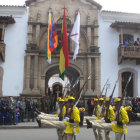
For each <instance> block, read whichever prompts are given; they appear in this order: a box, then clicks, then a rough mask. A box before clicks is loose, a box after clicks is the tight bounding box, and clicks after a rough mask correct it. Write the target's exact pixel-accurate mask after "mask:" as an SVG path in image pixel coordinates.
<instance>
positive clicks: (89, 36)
mask: <svg viewBox="0 0 140 140" xmlns="http://www.w3.org/2000/svg"><path fill="white" fill-rule="evenodd" d="M87 37H88V47H90V46H91V27H87Z"/></svg>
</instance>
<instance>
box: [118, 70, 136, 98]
mask: <svg viewBox="0 0 140 140" xmlns="http://www.w3.org/2000/svg"><path fill="white" fill-rule="evenodd" d="M131 74H132V78H131V80H130V82H129V84H128V86H127V89H126V97H128V96H130V97H137V96H138V79H137V78H138V73H137V71H136V70H134V69H131V68H124V69H121V70H120V71H119V95H118V96H122V93H123V91H124V89H125V86H126V83H127V81H128V79H129V77H130V75H131Z"/></svg>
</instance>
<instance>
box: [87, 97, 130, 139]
mask: <svg viewBox="0 0 140 140" xmlns="http://www.w3.org/2000/svg"><path fill="white" fill-rule="evenodd" d="M120 101H121V99H120V98H116V99H115V100H114V102H115V108H116V113H115V116H117V113H118V111H117V110H118V109H119V114H118V115H119V120H116V121H114V122H113V123H99V122H95V121H94V122H90V121H87V124H88V125H90V126H92V127H96V128H98V129H104V130H108V131H111V130H112V131H114V132H115V140H121V138H122V135H123V134H125V133H127V127H126V124H127V123H128V122H129V118H128V114H127V112H126V110H125V109H124V107H122V106H121V107H120V108H119V104H120Z"/></svg>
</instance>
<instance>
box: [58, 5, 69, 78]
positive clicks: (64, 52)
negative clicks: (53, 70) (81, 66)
mask: <svg viewBox="0 0 140 140" xmlns="http://www.w3.org/2000/svg"><path fill="white" fill-rule="evenodd" d="M68 67H69V51H68V37H67V26H66V15H65V8H64V16H63V25H62V45H61V48H60V64H59V77H60V78H61V79H62V80H64V74H65V71H66V68H68Z"/></svg>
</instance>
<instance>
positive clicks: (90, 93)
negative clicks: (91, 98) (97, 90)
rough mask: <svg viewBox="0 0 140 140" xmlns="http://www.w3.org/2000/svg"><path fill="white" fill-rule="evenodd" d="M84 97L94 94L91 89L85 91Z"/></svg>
mask: <svg viewBox="0 0 140 140" xmlns="http://www.w3.org/2000/svg"><path fill="white" fill-rule="evenodd" d="M85 95H94V92H93V90H92V89H87V91H86V92H85Z"/></svg>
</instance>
